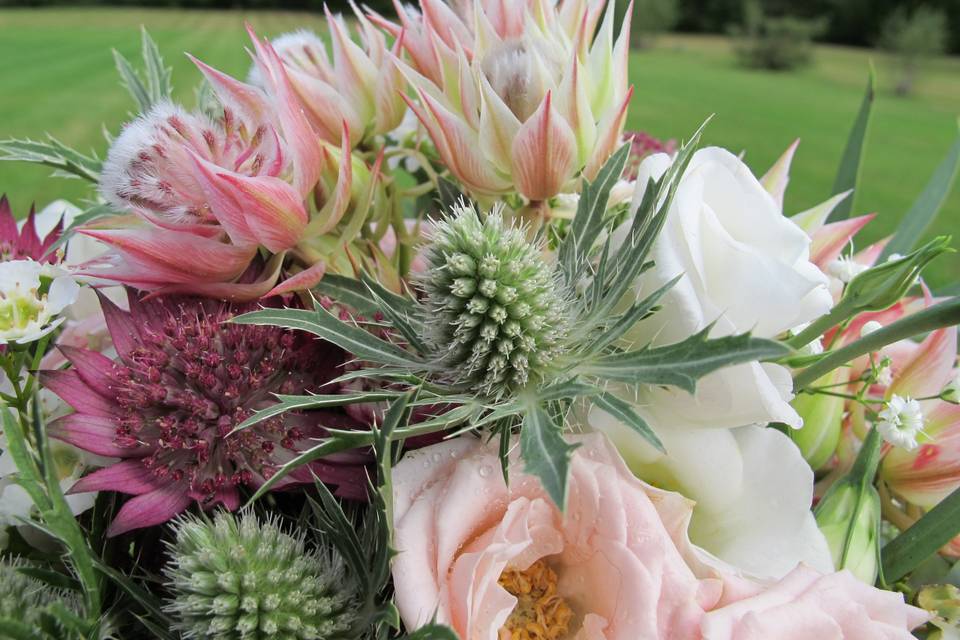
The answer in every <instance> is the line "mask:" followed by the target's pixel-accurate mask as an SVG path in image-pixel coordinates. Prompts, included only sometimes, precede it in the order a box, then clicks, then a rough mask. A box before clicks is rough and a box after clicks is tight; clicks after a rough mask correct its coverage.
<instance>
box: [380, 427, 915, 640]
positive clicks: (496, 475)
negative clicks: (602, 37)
mask: <svg viewBox="0 0 960 640" xmlns="http://www.w3.org/2000/svg"><path fill="white" fill-rule="evenodd" d="M578 443H579V444H580V447H579V448H577V449H576V451H575V452H574V454H573V458H572V461H571V470H570V479H569V482H570V485H569V498H568V503H567V507H566V511H565V512H563V513H561V512H560V510H559V509H557V507H556V505H554V504H553V503H552V502H551V501H550V498H549V497H548V496H547V494H546V492H545V491H544V489H543V488H542V486H541V485H540V483H539V481H538V480H537V479H536V478H535V477H532V476H529V475H527V474H525V473H520V472H518V471H517V469H518V468H519V460H518V459H517V456H516V455H514V456H512V459H513V463H512V466H511V469H512V470H511V474H510V485H509V486H507V485H506V484H505V482H504V480H503V476H502V474H501V473H500V460H499V455H498V452H497V448H496V446H490V445H484V444H483V443H481V442H480V441H479V440H476V439H473V438H471V437H462V438H458V439H455V440H452V441H448V442H444V443H442V444H438V445H435V446H432V447H427V448H424V449H420V450H418V451H416V452H413V453H411V454H408V455H407V456H406V457H405V458H404V459H403V460H401V462H400V463H399V464H398V465H397V467H396V468H395V470H394V475H393V489H394V519H395V541H394V542H395V546H396V548H397V551H398V555H397V557H396V560H395V561H394V564H393V579H394V584H395V586H396V604H397V607H398V609H399V611H400V615H401V617H402V618H403V621H404V624H405V625H406V627H407V629H408V630H413V629H416V628H418V627H420V626H422V625H424V624H426V623H427V622H429V621H430V620H431V619H432V618H433V617H434V616H436V618H437V620H438V621H439V622H441V623H444V624H448V625H450V626H452V627H453V629H454V630H455V631H456V632H457V634H458V635H459V636H460V637H461V638H464V639H466V638H470V639H471V640H497V638H504V637H507V638H509V637H517V636H516V635H511V633H512V632H513V631H516V630H519V629H523V628H524V625H526V624H528V622H529V621H530V620H536V622H537V624H538V625H540V627H541V628H542V629H543V631H544V633H543V634H542V635H541V636H540V637H549V638H561V637H562V638H576V639H577V640H634V639H636V638H649V639H651V640H657V639H660V640H673V639H676V640H697V639H701V638H702V639H709V640H747V639H749V638H788V637H797V638H799V637H825V638H827V637H832V638H840V637H863V638H888V639H890V640H893V639H898V640H909V639H910V638H912V636H911V635H910V632H909V629H911V628H913V627H915V626H917V625H919V624H921V623H922V622H924V621H925V620H926V619H927V615H926V614H925V613H924V612H923V611H921V610H919V609H916V608H914V607H910V606H907V605H906V604H904V602H903V596H902V595H900V594H897V593H890V592H884V591H880V590H878V589H874V588H873V587H869V586H867V585H864V584H862V583H859V582H858V581H857V580H856V579H855V578H853V577H852V576H850V575H849V574H848V573H846V572H841V573H836V574H827V575H823V574H820V573H819V572H817V571H814V570H812V569H810V568H808V567H805V566H800V567H798V568H797V569H795V570H794V571H793V572H792V573H790V574H789V575H787V576H786V577H785V578H783V579H782V580H779V581H775V582H769V583H768V582H758V581H754V580H751V579H748V578H744V577H742V576H740V575H737V573H736V572H735V571H734V570H733V569H732V568H731V567H729V566H728V565H725V564H723V563H721V562H720V561H718V560H716V559H715V558H713V557H712V556H710V555H708V554H706V553H704V552H702V551H701V550H699V549H697V548H696V547H694V546H692V545H691V544H690V542H689V539H688V538H687V526H688V524H689V521H690V517H691V513H692V508H693V504H692V503H691V501H689V500H687V499H685V498H683V497H682V496H681V495H679V494H676V493H671V492H667V491H662V490H659V489H656V488H654V487H651V486H650V485H647V484H645V483H643V482H641V481H640V480H638V479H637V478H635V477H634V476H633V474H632V473H631V472H630V471H629V469H627V467H626V465H625V464H624V463H623V461H622V460H621V459H620V457H619V455H618V454H617V452H616V449H615V448H614V447H613V446H612V445H611V444H610V443H609V442H608V441H607V440H606V439H605V438H604V437H603V436H601V435H596V434H595V435H591V436H586V437H583V438H580V439H579V440H578ZM465 496H466V498H465ZM798 624H803V625H804V627H803V629H804V631H809V632H810V634H812V635H799V634H797V633H796V630H797V625H798ZM855 632H856V633H857V634H859V635H854V633H855Z"/></svg>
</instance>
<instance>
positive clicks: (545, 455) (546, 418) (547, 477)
mask: <svg viewBox="0 0 960 640" xmlns="http://www.w3.org/2000/svg"><path fill="white" fill-rule="evenodd" d="M578 446H580V445H578V444H570V443H568V442H567V441H566V440H564V438H563V429H562V427H561V426H560V425H558V424H556V423H555V422H554V421H553V419H552V418H551V417H550V414H548V413H547V412H546V411H544V409H543V407H542V406H540V405H539V404H534V405H532V406H530V407H528V408H527V410H526V412H525V413H524V416H523V425H522V427H521V429H520V455H521V457H522V458H523V470H524V473H528V474H530V475H534V476H537V477H538V478H539V479H540V483H541V484H542V485H543V488H544V489H545V490H546V492H547V494H548V495H549V496H550V498H551V499H553V501H554V503H555V504H556V505H557V506H558V507H559V508H560V510H561V511H563V510H564V509H565V508H566V504H567V480H568V475H569V471H570V455H571V454H572V453H573V451H574V450H575V449H576V448H577V447H578Z"/></svg>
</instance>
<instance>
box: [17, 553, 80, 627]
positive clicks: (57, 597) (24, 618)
mask: <svg viewBox="0 0 960 640" xmlns="http://www.w3.org/2000/svg"><path fill="white" fill-rule="evenodd" d="M22 566H23V564H22V563H21V562H20V561H19V560H13V561H10V560H4V561H3V562H0V623H2V622H3V621H4V620H12V621H14V622H19V623H21V624H24V625H27V626H30V627H34V626H38V625H39V624H40V620H41V618H42V617H43V614H44V613H45V612H46V611H48V609H49V607H50V606H51V605H52V604H53V603H55V602H59V603H60V604H62V605H63V606H64V607H65V608H66V609H67V610H69V611H73V612H77V611H79V608H80V602H79V600H77V598H76V597H75V596H73V595H72V594H68V593H65V592H62V591H60V590H58V589H54V588H53V587H51V586H49V585H47V584H45V583H43V582H40V581H39V580H37V579H36V578H31V577H30V576H28V575H25V574H23V573H21V572H20V571H19V570H18V569H19V568H20V567H22ZM38 632H39V630H38ZM0 636H3V634H2V633H0ZM3 637H6V636H3ZM37 637H47V636H44V635H38V636H37Z"/></svg>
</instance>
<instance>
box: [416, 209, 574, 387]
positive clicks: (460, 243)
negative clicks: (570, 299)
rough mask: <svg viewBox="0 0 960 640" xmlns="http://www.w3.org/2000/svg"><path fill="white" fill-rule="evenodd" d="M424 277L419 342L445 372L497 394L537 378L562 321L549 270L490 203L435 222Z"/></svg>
mask: <svg viewBox="0 0 960 640" xmlns="http://www.w3.org/2000/svg"><path fill="white" fill-rule="evenodd" d="M427 262H428V265H429V267H428V269H427V273H426V276H425V277H424V279H423V280H422V286H423V289H424V292H425V293H426V305H427V328H428V331H427V334H426V336H425V340H424V342H425V343H426V344H427V346H428V348H429V349H430V350H431V352H432V355H433V357H434V359H435V360H436V362H438V363H439V364H440V365H441V366H442V367H443V369H444V372H445V374H444V375H445V378H446V379H447V380H448V381H449V382H452V383H454V384H462V385H466V386H470V387H472V388H475V389H477V390H478V391H479V392H480V393H481V394H482V395H486V396H493V397H499V396H502V395H505V394H508V393H510V392H513V391H516V390H518V389H521V388H523V387H524V386H526V385H527V384H528V383H529V382H530V381H532V380H538V379H540V378H542V376H543V374H544V372H545V370H546V369H547V367H548V366H549V365H550V364H551V362H553V361H554V360H555V359H556V357H557V356H558V355H559V354H560V353H561V351H562V341H563V338H564V337H565V335H566V328H567V319H566V316H565V315H564V311H563V310H564V308H565V305H564V300H563V296H562V295H561V294H560V293H559V284H558V279H557V278H556V276H555V273H554V270H553V269H552V268H551V267H550V266H549V265H547V263H546V262H544V260H543V257H542V256H541V254H540V250H539V249H538V248H537V247H536V245H534V244H533V243H531V242H530V241H529V240H527V237H526V235H525V234H524V231H523V230H522V229H519V228H514V227H511V226H510V225H509V224H507V223H505V222H504V220H503V217H502V215H501V214H500V211H499V210H497V209H495V210H493V211H491V212H490V213H488V214H487V215H486V216H485V217H484V218H483V220H482V221H481V217H480V215H479V214H478V213H477V211H476V210H475V209H474V208H473V207H470V206H466V205H463V206H458V207H457V208H456V209H455V210H454V213H453V215H452V216H451V217H450V218H448V219H447V220H445V221H443V222H442V223H440V224H439V225H438V228H437V231H436V234H435V236H434V240H433V243H432V245H431V247H430V249H429V251H428V254H427Z"/></svg>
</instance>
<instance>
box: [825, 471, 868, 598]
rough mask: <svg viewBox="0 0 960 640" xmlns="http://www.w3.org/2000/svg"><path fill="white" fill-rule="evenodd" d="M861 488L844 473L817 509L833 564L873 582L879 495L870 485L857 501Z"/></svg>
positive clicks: (865, 580) (864, 580) (837, 567)
mask: <svg viewBox="0 0 960 640" xmlns="http://www.w3.org/2000/svg"><path fill="white" fill-rule="evenodd" d="M859 491H860V487H859V486H858V484H857V483H856V482H854V481H852V480H851V479H850V478H849V477H844V478H842V479H840V480H838V481H837V483H836V484H834V485H833V486H832V487H830V490H829V491H827V494H826V495H825V496H824V497H823V499H822V500H821V501H820V503H819V504H818V505H817V508H816V511H815V513H816V516H817V525H818V526H819V527H820V531H821V532H822V533H823V535H824V537H825V538H826V539H827V546H828V547H829V548H830V555H831V556H832V557H833V565H834V567H836V569H837V570H838V571H839V570H842V569H847V570H849V571H850V572H851V573H852V574H853V575H855V576H856V577H857V578H859V579H860V580H862V581H863V582H866V583H867V584H873V583H874V582H876V580H877V573H878V571H879V564H878V557H879V553H880V542H879V533H880V531H879V528H880V496H879V494H877V490H876V489H875V488H874V487H873V486H872V485H870V486H867V487H866V489H865V490H864V491H863V494H862V496H861V497H860V501H859V505H858V504H857V495H858V493H859ZM851 523H852V527H853V528H852V531H851V530H850V526H851Z"/></svg>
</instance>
